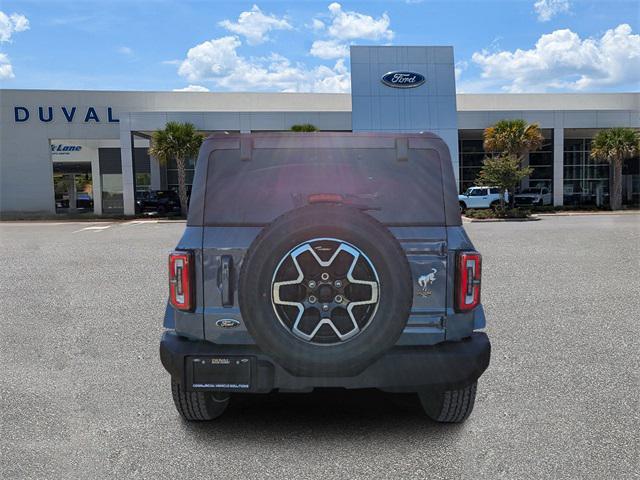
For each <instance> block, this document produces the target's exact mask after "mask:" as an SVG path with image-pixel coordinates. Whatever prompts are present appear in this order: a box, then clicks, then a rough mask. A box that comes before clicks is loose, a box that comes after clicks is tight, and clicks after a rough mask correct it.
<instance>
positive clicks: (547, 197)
mask: <svg viewBox="0 0 640 480" xmlns="http://www.w3.org/2000/svg"><path fill="white" fill-rule="evenodd" d="M514 199H515V203H516V205H537V206H541V205H551V204H552V203H553V198H552V197H551V191H549V189H548V188H546V187H533V188H525V189H524V190H522V191H521V192H519V193H516V194H515V197H514Z"/></svg>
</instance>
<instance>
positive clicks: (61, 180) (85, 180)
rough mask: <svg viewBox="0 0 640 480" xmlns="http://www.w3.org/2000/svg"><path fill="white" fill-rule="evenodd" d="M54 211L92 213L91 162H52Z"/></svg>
mask: <svg viewBox="0 0 640 480" xmlns="http://www.w3.org/2000/svg"><path fill="white" fill-rule="evenodd" d="M53 189H54V192H55V200H56V213H89V212H90V213H93V179H92V175H91V162H53Z"/></svg>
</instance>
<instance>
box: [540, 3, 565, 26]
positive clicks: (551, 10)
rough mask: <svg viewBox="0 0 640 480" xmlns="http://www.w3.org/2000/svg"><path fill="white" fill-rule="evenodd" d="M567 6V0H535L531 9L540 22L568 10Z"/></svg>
mask: <svg viewBox="0 0 640 480" xmlns="http://www.w3.org/2000/svg"><path fill="white" fill-rule="evenodd" d="M569 8H570V4H569V0H537V1H536V3H534V4H533V9H534V10H535V11H536V13H537V14H538V20H540V21H541V22H548V21H549V20H551V19H552V18H553V17H555V16H556V15H558V14H559V13H566V12H568V11H569Z"/></svg>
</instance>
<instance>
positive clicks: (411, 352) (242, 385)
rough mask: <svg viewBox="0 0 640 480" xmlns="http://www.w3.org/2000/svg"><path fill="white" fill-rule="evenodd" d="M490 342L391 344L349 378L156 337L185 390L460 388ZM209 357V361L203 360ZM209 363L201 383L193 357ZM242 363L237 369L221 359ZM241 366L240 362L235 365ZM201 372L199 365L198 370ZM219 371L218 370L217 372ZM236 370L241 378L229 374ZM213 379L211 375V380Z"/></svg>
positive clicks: (251, 353) (250, 351) (251, 352)
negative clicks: (304, 373) (299, 371)
mask: <svg viewBox="0 0 640 480" xmlns="http://www.w3.org/2000/svg"><path fill="white" fill-rule="evenodd" d="M490 356H491V345H490V343H489V338H488V337H487V335H486V334H485V333H473V334H472V336H471V337H469V338H466V339H464V340H461V341H457V342H443V343H440V344H437V345H432V346H423V347H418V346H412V347H394V348H392V349H391V350H389V351H388V352H387V353H385V354H384V355H383V356H382V357H381V358H379V359H378V360H377V361H375V362H374V363H372V364H371V365H370V366H369V367H367V368H366V369H365V370H364V371H362V372H361V373H360V374H358V375H355V376H352V377H296V376H294V375H291V374H290V373H289V372H287V371H286V370H285V369H284V368H282V367H280V366H279V365H278V364H277V363H276V362H275V361H274V360H273V359H271V358H270V357H269V356H268V355H266V354H264V353H263V352H262V351H261V350H260V349H258V348H257V347H254V346H247V345H238V346H235V345H218V344H213V343H210V342H204V341H193V340H188V339H186V338H184V337H180V336H178V335H176V334H175V333H174V332H170V331H167V332H165V333H164V334H163V335H162V340H161V341H160V359H161V361H162V364H163V365H164V368H165V369H166V370H167V371H168V372H169V373H170V374H171V377H172V378H173V379H174V380H175V381H177V382H179V383H180V384H182V385H183V386H184V388H186V389H187V390H211V391H238V392H248V393H267V392H270V391H272V390H275V389H278V390H282V391H300V392H305V391H310V390H313V389H314V388H323V387H338V388H378V389H381V390H387V391H398V392H414V391H418V390H421V389H433V390H448V389H454V388H460V387H463V386H465V385H468V384H469V383H472V382H474V381H475V380H477V379H478V377H480V375H482V373H483V372H484V371H485V370H486V369H487V367H488V366H489V359H490ZM209 359H211V360H212V361H211V362H209ZM204 360H206V362H207V365H209V363H210V364H215V367H214V368H217V369H218V370H215V372H214V371H213V370H212V371H211V372H209V373H207V374H206V375H207V378H208V380H207V383H203V381H202V380H201V379H196V378H195V376H197V375H199V374H197V373H194V371H195V370H194V367H193V365H194V362H199V363H198V365H200V364H204V363H205V362H204ZM239 362H246V363H245V365H246V366H247V367H246V368H245V369H243V370H242V371H239V370H238V369H237V368H236V369H235V370H234V369H233V367H230V369H228V370H226V371H221V370H220V365H221V364H223V363H224V364H229V365H231V364H238V365H239ZM239 368H242V367H239ZM200 371H201V370H200ZM218 372H219V373H218ZM211 375H213V377H215V376H216V375H221V378H222V377H224V379H223V380H221V383H211V380H210V379H211V378H212V377H211ZM234 375H238V376H239V377H242V378H233V377H234ZM214 381H215V380H214Z"/></svg>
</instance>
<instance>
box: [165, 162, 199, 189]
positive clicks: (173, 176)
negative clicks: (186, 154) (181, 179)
mask: <svg viewBox="0 0 640 480" xmlns="http://www.w3.org/2000/svg"><path fill="white" fill-rule="evenodd" d="M195 168H196V159H195V158H191V159H189V160H187V168H186V176H187V192H191V184H192V183H193V173H194V171H195ZM167 188H168V189H169V190H175V191H176V192H177V191H178V166H177V165H176V161H175V160H170V161H169V162H167Z"/></svg>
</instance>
